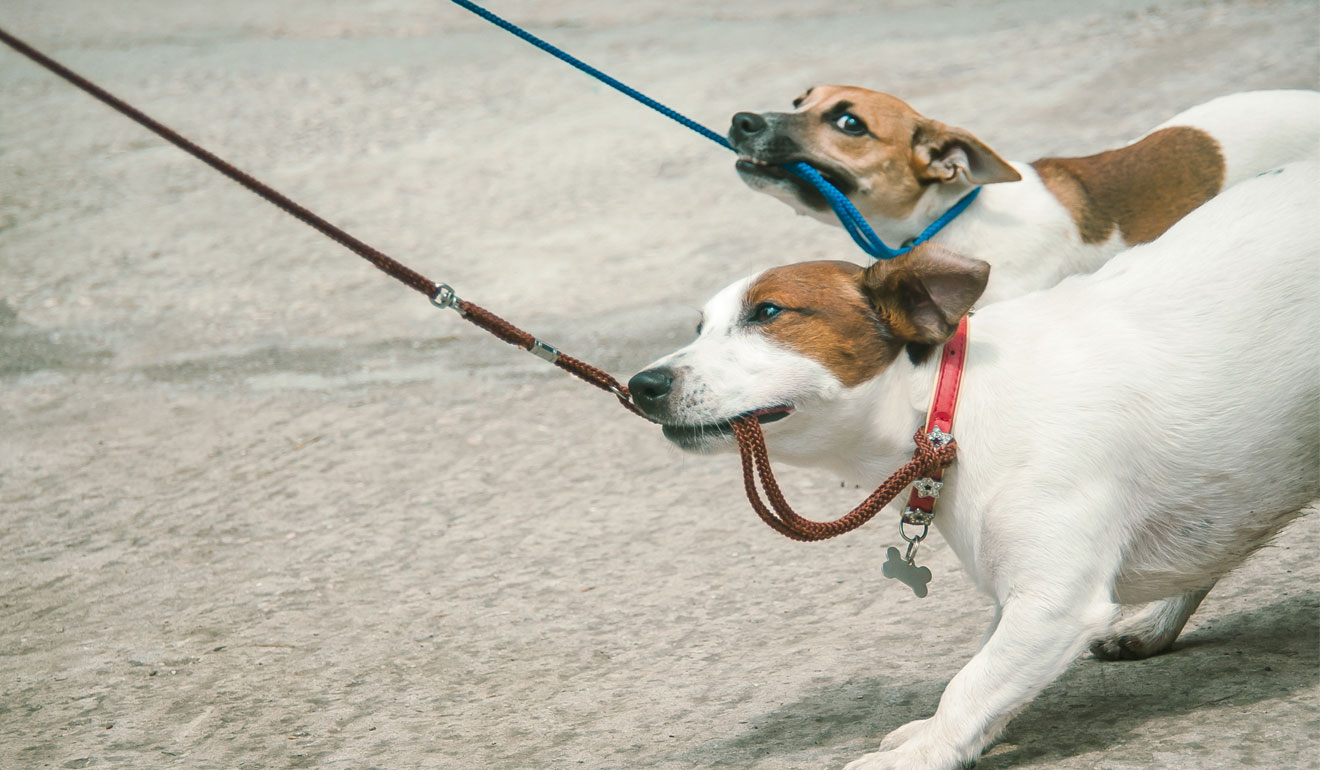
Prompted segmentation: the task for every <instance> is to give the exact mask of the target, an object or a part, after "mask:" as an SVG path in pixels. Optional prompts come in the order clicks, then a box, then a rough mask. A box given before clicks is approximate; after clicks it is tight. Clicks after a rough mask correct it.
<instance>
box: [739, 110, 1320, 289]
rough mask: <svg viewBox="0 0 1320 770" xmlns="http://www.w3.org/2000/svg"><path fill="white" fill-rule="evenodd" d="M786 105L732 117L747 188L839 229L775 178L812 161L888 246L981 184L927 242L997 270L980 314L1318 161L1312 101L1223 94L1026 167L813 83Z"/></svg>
mask: <svg viewBox="0 0 1320 770" xmlns="http://www.w3.org/2000/svg"><path fill="white" fill-rule="evenodd" d="M793 105H794V107H795V108H796V109H795V110H794V111H793V112H790V113H779V112H768V113H760V114H758V113H751V112H740V113H738V114H737V115H734V116H733V124H732V126H731V128H730V130H729V141H730V143H731V144H732V145H733V147H734V149H735V150H736V151H737V152H738V154H739V156H740V158H739V160H738V162H737V169H738V172H739V174H740V175H741V176H742V178H743V180H744V181H745V182H746V183H747V184H748V185H749V186H751V187H752V189H755V190H761V191H763V192H766V193H769V194H770V195H773V196H774V197H776V198H778V199H780V200H783V201H785V202H787V203H789V204H790V205H792V206H793V207H794V208H795V209H797V210H798V211H799V212H801V213H805V214H809V215H812V216H815V217H817V218H819V219H821V220H823V221H826V222H831V223H834V224H837V223H838V221H837V219H835V217H834V214H833V213H832V212H831V210H830V208H829V206H828V205H827V204H826V202H825V200H824V198H823V197H821V195H820V193H818V192H817V191H816V190H815V188H813V187H811V186H810V185H809V184H806V183H805V182H803V181H802V180H800V179H798V178H797V177H795V176H793V175H791V174H788V173H787V172H786V171H784V170H783V169H782V168H780V164H784V163H791V162H794V161H804V162H806V163H809V164H811V165H812V166H814V167H816V168H817V169H818V170H819V171H820V172H821V175H822V176H824V177H825V178H826V179H827V180H829V181H830V182H831V183H832V184H834V185H835V186H836V187H838V188H839V190H840V191H841V192H843V193H844V194H845V195H847V196H848V199H849V200H850V201H852V203H853V205H855V206H856V207H857V209H858V211H860V212H861V214H862V215H863V216H864V217H865V218H866V220H867V222H868V223H869V224H870V225H871V227H872V228H873V229H874V230H875V231H876V233H877V234H878V235H880V237H881V238H882V239H884V241H885V242H886V243H888V244H889V245H891V246H896V245H898V244H900V243H903V242H904V241H907V240H909V239H912V238H914V237H916V236H917V235H918V234H919V233H920V232H921V231H922V230H923V229H925V227H926V226H927V225H929V224H930V223H931V222H933V221H935V220H936V219H937V218H938V217H939V216H940V215H941V214H943V213H944V212H945V211H947V210H948V209H949V208H950V207H952V206H953V205H954V203H956V202H957V201H958V200H959V199H960V198H962V197H963V196H964V195H966V194H967V193H968V192H970V191H971V190H972V189H973V188H974V187H976V186H978V185H985V188H984V189H983V190H981V192H980V194H979V196H978V197H977V199H976V200H975V201H974V202H973V203H972V204H971V206H970V207H969V208H968V209H967V210H966V211H964V212H963V213H962V214H961V215H959V216H958V217H957V218H956V219H955V220H954V221H953V222H952V223H950V224H949V225H948V226H947V227H945V228H944V229H943V230H942V231H940V232H939V234H938V235H936V236H935V237H934V238H933V239H932V240H933V242H935V243H940V244H942V245H944V246H946V247H948V248H950V249H952V250H954V251H956V252H959V253H961V254H969V255H974V256H976V257H978V258H980V259H983V260H985V261H986V262H989V263H990V264H991V265H992V266H993V268H994V270H993V272H992V273H991V278H990V284H989V286H987V287H986V291H985V294H984V295H983V296H982V298H981V304H989V303H991V302H997V301H999V300H1001V299H1006V298H1008V297H1015V296H1019V295H1021V294H1026V293H1027V292H1030V291H1035V290H1037V289H1043V288H1047V287H1050V286H1053V285H1054V284H1056V283H1058V282H1059V281H1060V280H1061V279H1063V278H1064V277H1065V276H1067V275H1072V274H1074V273H1084V272H1090V271H1092V270H1094V269H1096V268H1097V267H1099V266H1100V265H1101V264H1103V263H1104V262H1105V261H1106V260H1108V259H1109V258H1110V257H1112V256H1113V255H1114V254H1117V253H1118V252H1119V251H1121V250H1123V249H1125V248H1128V247H1130V246H1132V245H1135V244H1137V243H1145V242H1147V241H1150V240H1153V239H1154V238H1156V237H1158V236H1159V235H1160V233H1163V232H1164V231H1165V230H1167V229H1168V228H1169V226H1170V225H1172V224H1173V223H1174V222H1176V221H1178V220H1179V219H1181V218H1182V217H1183V216H1185V215H1186V214H1187V212H1189V211H1191V210H1192V209H1194V208H1196V207H1197V206H1199V205H1201V204H1202V203H1204V202H1205V201H1206V200H1209V199H1210V198H1211V197H1213V196H1215V195H1216V194H1218V193H1219V192H1220V191H1221V190H1223V189H1226V188H1228V187H1230V186H1232V185H1234V184H1236V183H1238V182H1239V181H1241V180H1243V179H1247V178H1250V177H1252V176H1254V175H1256V174H1258V173H1260V172H1262V171H1265V170H1267V169H1271V168H1275V167H1278V166H1281V165H1283V164H1285V163H1290V162H1293V161H1297V160H1308V159H1316V158H1320V93H1317V92H1314V91H1252V92H1246V93H1240V94H1234V95H1231V96H1225V97H1222V98H1219V99H1215V100H1213V101H1210V102H1207V103H1205V104H1202V105H1200V106H1197V107H1193V108H1191V109H1189V110H1187V111H1186V112H1183V113H1182V114H1180V115H1178V116H1176V117H1174V118H1173V119H1171V120H1169V121H1168V122H1166V123H1164V124H1163V125H1161V126H1159V127H1157V128H1156V129H1154V130H1152V131H1151V132H1150V133H1148V134H1147V135H1146V136H1145V137H1143V138H1141V139H1140V140H1138V141H1136V142H1134V143H1132V144H1129V145H1128V146H1126V147H1123V148H1121V149H1117V150H1111V151H1109V152H1103V153H1100V154H1099V155H1091V156H1089V157H1084V158H1045V159H1042V160H1038V161H1035V162H1034V163H1030V164H1026V163H1010V162H1008V161H1005V160H1004V159H1002V158H1001V157H1000V156H999V155H998V154H996V153H995V151H994V150H992V149H990V148H989V147H988V146H986V144H985V143H984V142H982V141H981V140H979V139H977V138H976V137H975V136H973V135H972V134H971V133H969V132H967V131H965V130H963V129H961V128H954V127H952V126H947V125H945V124H943V123H940V122H939V121H936V120H931V119H930V118H926V117H924V116H922V115H920V114H919V113H917V112H916V111H915V110H913V109H912V108H911V107H909V106H908V105H907V104H905V103H903V102H902V101H900V100H898V99H896V98H894V97H892V96H889V95H888V94H882V93H877V92H875V91H869V90H867V89H864V88H856V87H851V86H817V87H815V88H812V89H810V90H808V91H807V92H806V93H805V94H803V95H802V96H800V97H798V98H797V99H796V100H794V102H793Z"/></svg>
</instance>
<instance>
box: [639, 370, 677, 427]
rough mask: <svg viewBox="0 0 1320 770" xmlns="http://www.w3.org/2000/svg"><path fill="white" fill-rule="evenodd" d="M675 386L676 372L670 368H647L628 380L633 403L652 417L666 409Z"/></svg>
mask: <svg viewBox="0 0 1320 770" xmlns="http://www.w3.org/2000/svg"><path fill="white" fill-rule="evenodd" d="M673 387H674V372H673V371H672V370H670V369H647V370H645V371H642V372H638V373H637V374H634V375H633V378H632V379H631V380H628V393H629V395H631V396H632V400H633V403H634V404H636V405H637V408H638V409H641V410H642V411H643V412H646V413H647V414H649V415H651V416H652V417H654V416H656V414H657V413H659V412H663V411H664V407H665V402H666V401H667V400H668V399H669V391H670V390H671V389H672V388H673Z"/></svg>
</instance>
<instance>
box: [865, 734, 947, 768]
mask: <svg viewBox="0 0 1320 770" xmlns="http://www.w3.org/2000/svg"><path fill="white" fill-rule="evenodd" d="M962 766H963V763H962V762H960V761H959V760H958V758H957V756H956V755H955V754H954V753H953V752H950V751H946V750H939V749H936V750H930V751H927V750H923V749H921V748H918V746H917V742H914V741H908V742H907V743H905V744H903V745H902V746H900V747H899V748H897V749H894V750H892V751H877V752H874V753H872V754H867V755H866V756H864V757H862V758H860V759H855V760H853V761H852V762H849V763H848V764H847V765H846V766H844V770H957V768H959V767H962Z"/></svg>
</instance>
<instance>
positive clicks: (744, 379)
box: [629, 163, 1320, 770]
mask: <svg viewBox="0 0 1320 770" xmlns="http://www.w3.org/2000/svg"><path fill="white" fill-rule="evenodd" d="M1317 211H1320V163H1301V164H1294V165H1290V166H1287V167H1285V168H1283V169H1282V170H1279V171H1275V172H1270V173H1267V174H1264V175H1262V176H1260V177H1259V178H1255V179H1252V180H1248V181H1246V182H1243V183H1241V184H1239V185H1237V186H1236V187H1234V188H1233V189H1230V190H1228V191H1226V192H1224V193H1222V194H1221V195H1219V196H1217V197H1216V198H1214V199H1213V200H1211V201H1210V202H1209V203H1207V204H1205V205H1204V206H1202V207H1201V208H1199V209H1198V210H1196V211H1194V212H1192V213H1191V214H1190V215H1188V216H1187V217H1186V218H1185V219H1183V220H1182V221H1180V222H1179V223H1177V224H1175V225H1174V226H1173V227H1172V228H1171V229H1170V230H1169V231H1168V232H1167V233H1165V234H1164V235H1163V236H1162V237H1160V238H1159V239H1157V240H1156V241H1154V242H1152V243H1149V244H1146V245H1142V246H1138V247H1135V248H1132V249H1131V250H1128V251H1126V252H1125V253H1123V254H1121V255H1119V256H1118V257H1116V258H1114V259H1113V260H1111V261H1110V262H1109V263H1108V264H1106V265H1104V266H1103V267H1101V268H1100V269H1099V270H1097V271H1096V272H1095V273H1093V274H1090V275H1085V276H1072V277H1070V278H1068V279H1066V280H1064V281H1063V282H1061V283H1060V284H1059V285H1057V286H1055V287H1053V288H1052V289H1048V290H1044V291H1040V292H1036V293H1033V294H1030V295H1027V296H1024V297H1019V298H1017V299H1014V300H1008V301H1004V302H1000V303H996V304H993V305H990V306H988V307H985V308H982V309H980V310H978V311H977V313H976V314H975V316H974V317H973V318H971V319H970V337H969V343H968V348H967V362H966V367H965V371H964V374H963V379H962V392H961V400H960V403H959V406H958V414H957V418H956V420H955V422H954V424H953V429H952V432H953V434H954V435H955V436H956V437H957V442H958V447H959V449H958V454H957V459H956V461H955V462H954V463H953V465H952V466H950V468H949V470H948V471H947V472H946V474H945V476H944V488H943V491H942V493H941V494H940V499H939V506H938V508H937V511H936V513H937V515H936V517H935V528H936V529H938V530H939V532H940V533H941V535H942V536H943V537H944V539H945V540H946V541H947V542H948V543H949V545H950V546H951V548H952V549H953V551H954V552H955V553H956V555H957V556H958V558H959V559H960V560H961V562H962V565H963V567H964V568H965V570H966V572H967V574H968V575H969V576H970V577H971V579H972V581H973V582H974V583H975V584H976V586H977V587H978V588H979V589H980V590H981V591H983V592H984V593H986V594H987V595H989V596H990V597H991V599H992V600H993V602H994V613H993V619H992V621H991V623H990V629H989V631H988V633H987V635H986V637H985V640H984V641H983V643H982V646H981V648H980V650H979V652H977V653H976V655H975V656H974V657H973V658H972V660H971V662H969V663H968V664H967V666H966V667H965V668H963V669H962V671H961V672H959V673H958V674H957V675H956V676H955V677H954V678H953V679H952V681H950V682H949V684H948V686H947V688H946V689H945V692H944V695H943V697H942V698H941V700H940V704H939V708H938V710H937V711H936V712H935V714H934V715H933V716H932V717H930V718H929V719H920V720H917V721H915V722H911V723H909V724H906V725H904V726H902V727H900V728H898V729H897V730H895V731H893V732H892V733H890V734H889V735H888V736H887V737H885V738H884V740H883V741H882V742H881V743H880V745H879V750H878V752H876V753H872V754H867V755H866V756H864V757H862V758H861V759H858V760H857V761H855V762H853V763H852V764H849V765H848V766H847V767H848V770H882V769H884V768H902V769H903V770H950V769H951V768H955V767H958V766H960V765H961V764H962V763H964V762H968V761H973V760H975V759H976V757H978V756H979V755H980V754H981V752H982V750H983V749H984V748H985V747H986V746H987V745H988V744H989V742H990V741H991V740H992V739H993V738H994V737H995V736H996V735H997V734H998V733H999V732H1000V731H1001V730H1002V729H1003V727H1004V726H1005V724H1006V723H1007V722H1008V720H1009V719H1010V718H1011V717H1012V716H1013V715H1014V714H1016V713H1017V712H1018V711H1020V710H1021V709H1022V708H1023V707H1024V706H1026V704H1027V703H1028V702H1029V701H1030V700H1031V699H1032V698H1033V697H1034V696H1035V695H1036V694H1037V693H1039V692H1040V691H1041V690H1042V689H1044V688H1045V686H1046V685H1048V684H1049V683H1050V682H1051V681H1052V680H1054V679H1055V678H1056V677H1057V676H1059V675H1060V674H1061V673H1062V672H1063V671H1064V670H1065V669H1066V668H1067V667H1068V666H1069V665H1070V664H1071V663H1072V661H1073V660H1074V659H1075V658H1076V657H1077V656H1078V655H1079V654H1080V653H1082V652H1083V651H1084V650H1086V649H1087V647H1088V645H1093V644H1095V643H1096V642H1097V641H1099V642H1101V643H1111V644H1119V643H1120V641H1121V643H1122V644H1123V645H1127V646H1129V647H1131V648H1132V649H1134V650H1139V651H1140V652H1141V653H1143V654H1153V653H1155V652H1158V651H1160V650H1163V649H1166V648H1168V646H1169V645H1171V644H1172V643H1173V640H1174V638H1175V637H1176V636H1177V634H1178V632H1179V631H1180V630H1181V629H1182V627H1183V624H1184V623H1185V622H1186V620H1187V617H1188V616H1189V615H1190V614H1191V612H1192V611H1193V610H1194V609H1195V608H1196V605H1197V604H1198V603H1199V601H1200V598H1201V597H1202V596H1203V595H1204V592H1205V591H1206V590H1208V588H1209V587H1210V586H1211V585H1213V584H1214V582H1215V581H1216V579H1218V578H1219V577H1220V576H1221V575H1223V574H1224V573H1226V572H1227V571H1229V570H1231V569H1233V568H1234V567H1235V566H1236V565H1237V564H1239V563H1240V562H1241V561H1242V560H1243V559H1244V558H1246V557H1247V556H1248V555H1250V554H1251V553H1252V552H1253V551H1255V550H1256V549H1258V548H1260V547H1261V546H1262V545H1264V544H1266V543H1267V542H1269V541H1270V539H1271V538H1273V537H1275V535H1276V534H1278V533H1279V532H1280V530H1281V529H1282V528H1283V527H1284V526H1285V525H1286V524H1287V523H1288V522H1289V521H1291V520H1292V519H1293V518H1295V517H1296V516H1297V515H1299V513H1300V512H1301V511H1302V510H1303V509H1304V508H1305V507H1306V506H1307V505H1308V504H1309V503H1310V502H1311V501H1312V500H1314V499H1315V498H1316V497H1317V494H1318V493H1320V346H1317V345H1316V344H1315V338H1314V335H1315V330H1316V329H1317V328H1320V228H1317V227H1316V212H1317ZM992 273H993V271H992V270H991V268H990V266H989V265H988V264H987V263H986V262H984V261H982V260H977V259H972V258H968V257H964V256H961V255H958V254H957V253H955V252H953V251H950V250H949V249H947V248H945V247H943V246H941V245H938V244H925V245H922V246H920V247H918V248H916V249H914V250H913V251H912V252H910V253H908V254H906V255H904V256H902V257H899V258H897V259H893V260H883V261H879V262H876V263H875V264H873V265H871V266H870V267H868V268H865V269H863V268H861V267H859V266H857V265H854V264H852V263H849V262H813V263H802V264H795V265H789V266H786V267H777V268H772V269H769V270H766V271H764V272H762V273H760V274H758V275H755V276H752V277H750V278H747V279H744V280H741V281H738V282H736V283H734V284H732V285H730V286H728V287H727V288H725V289H724V290H722V291H720V292H719V293H718V294H717V295H716V296H715V297H714V298H713V299H712V300H711V301H710V302H709V303H708V304H707V305H706V306H705V308H704V310H703V318H702V322H701V326H700V327H699V329H698V336H697V338H696V340H695V341H693V342H691V343H690V344H688V345H687V346H685V347H683V348H681V349H680V350H678V351H677V352H674V353H672V354H671V355H669V356H666V357H664V358H661V359H660V360H658V361H656V362H655V363H654V364H652V365H651V366H649V367H647V369H645V370H644V371H642V372H640V373H638V374H637V375H636V376H634V377H633V378H632V380H631V381H630V382H629V389H630V391H631V393H632V396H633V398H634V400H635V403H636V404H637V406H638V407H639V408H640V409H641V410H642V411H644V412H645V413H646V414H647V415H649V416H651V417H652V418H654V419H655V420H657V421H658V422H660V423H661V424H662V425H663V430H664V434H665V436H666V437H668V438H669V439H670V440H671V441H673V442H674V443H676V444H678V445H679V446H680V447H682V448H683V449H686V450H690V451H693V452H717V451H729V450H731V449H732V447H733V445H734V442H733V440H732V439H731V437H730V420H732V419H735V418H737V417H740V416H748V415H753V416H756V417H757V419H759V420H760V421H761V423H762V424H763V429H764V432H765V438H766V442H767V445H768V447H769V451H770V456H771V457H772V458H774V459H780V460H786V461H788V462H790V463H795V464H799V465H810V466H816V467H822V468H826V469H829V470H831V471H834V472H836V473H838V474H841V475H842V476H844V477H845V478H850V479H852V480H855V481H857V482H859V483H863V484H866V485H868V486H874V485H875V484H876V483H877V481H878V480H880V479H883V478H885V477H887V476H888V475H889V474H890V473H891V472H892V471H893V470H895V469H897V468H898V467H899V466H900V465H902V464H903V463H904V462H905V461H907V459H908V458H909V457H910V455H911V452H912V448H913V445H912V438H911V437H912V434H913V432H914V430H916V429H917V428H918V427H919V426H921V425H923V424H924V417H925V411H926V408H927V404H928V403H929V399H930V395H931V391H932V389H933V387H934V382H933V381H934V374H935V369H936V365H937V363H938V361H939V359H940V355H939V354H938V349H937V347H936V346H939V345H940V344H941V343H943V342H945V341H946V340H947V339H948V338H949V337H950V335H951V334H952V333H953V331H954V329H955V327H956V326H957V324H958V322H959V320H960V319H961V318H962V317H963V316H964V314H966V313H967V312H968V310H969V309H970V308H971V307H972V306H973V304H974V303H975V302H976V301H977V300H978V298H979V297H980V296H981V293H982V291H983V290H984V288H985V286H986V284H987V280H988V277H989V276H990V275H992ZM891 511H892V515H893V518H894V519H895V520H897V518H898V516H897V513H898V511H897V510H893V509H886V511H883V512H882V513H881V516H884V515H888V514H890V512H891ZM895 523H896V522H895Z"/></svg>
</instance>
